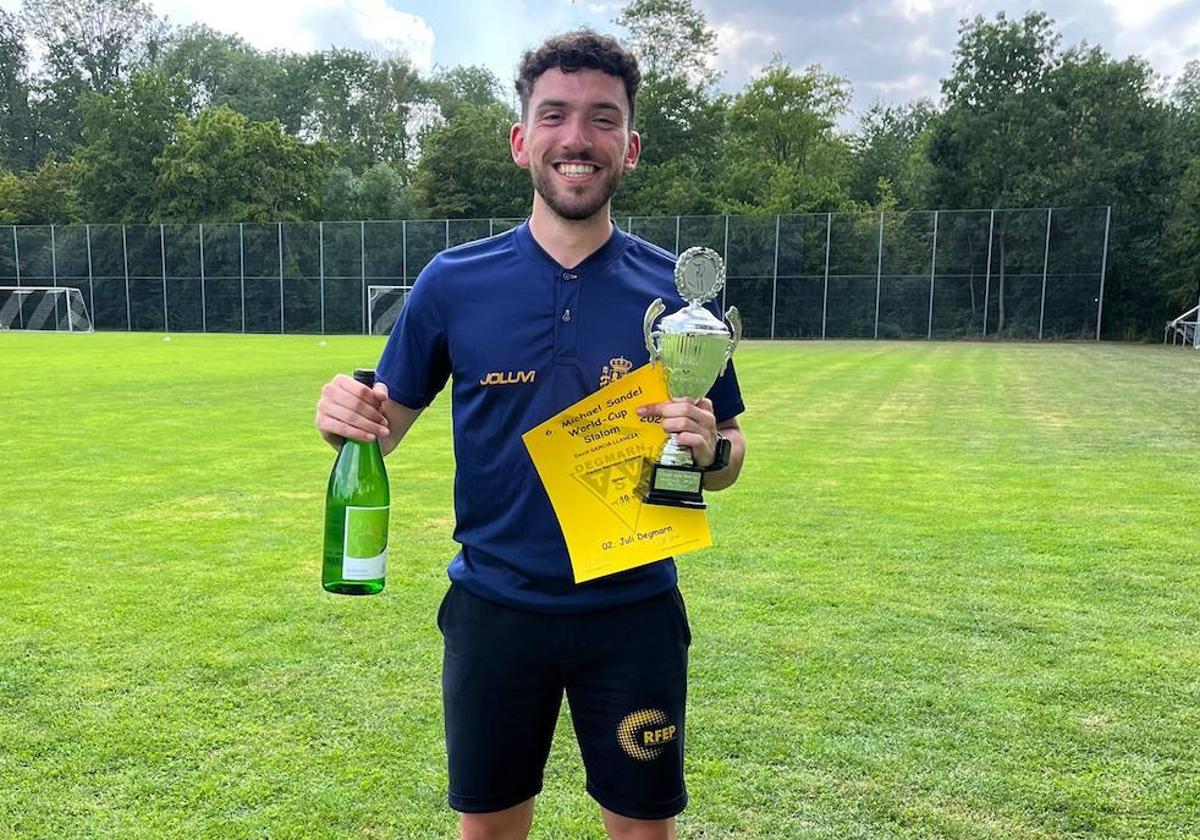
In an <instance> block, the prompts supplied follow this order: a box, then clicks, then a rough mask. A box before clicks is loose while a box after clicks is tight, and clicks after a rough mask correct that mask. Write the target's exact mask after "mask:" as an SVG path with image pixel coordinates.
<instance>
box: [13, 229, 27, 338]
mask: <svg viewBox="0 0 1200 840" xmlns="http://www.w3.org/2000/svg"><path fill="white" fill-rule="evenodd" d="M12 232H13V265H14V266H15V267H16V271H17V285H18V286H20V285H21V246H20V245H19V244H17V226H16V225H13V226H12ZM23 298H24V295H17V318H18V323H20V325H21V329H25V307H24V305H23V304H22V300H23Z"/></svg>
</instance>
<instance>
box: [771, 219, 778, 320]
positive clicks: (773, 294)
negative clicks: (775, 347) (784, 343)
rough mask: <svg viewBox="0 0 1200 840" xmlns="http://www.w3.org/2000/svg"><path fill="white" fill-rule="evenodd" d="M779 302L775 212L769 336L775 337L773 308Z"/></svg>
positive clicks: (776, 221)
mask: <svg viewBox="0 0 1200 840" xmlns="http://www.w3.org/2000/svg"><path fill="white" fill-rule="evenodd" d="M778 303H779V214H778V213H776V214H775V267H774V268H773V269H771V338H775V310H776V308H777V306H778Z"/></svg>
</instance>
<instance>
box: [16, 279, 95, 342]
mask: <svg viewBox="0 0 1200 840" xmlns="http://www.w3.org/2000/svg"><path fill="white" fill-rule="evenodd" d="M0 330H42V331H46V332H91V331H92V319H91V318H90V317H89V316H88V310H87V305H86V304H85V303H84V302H83V293H82V292H80V291H79V289H75V288H71V287H69V286H59V287H50V286H0Z"/></svg>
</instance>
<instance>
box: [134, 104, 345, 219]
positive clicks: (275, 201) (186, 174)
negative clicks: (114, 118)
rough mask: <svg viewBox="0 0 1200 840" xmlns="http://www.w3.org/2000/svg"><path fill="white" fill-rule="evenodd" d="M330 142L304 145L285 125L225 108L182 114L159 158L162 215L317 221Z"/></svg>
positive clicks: (158, 198)
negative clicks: (193, 115) (188, 115)
mask: <svg viewBox="0 0 1200 840" xmlns="http://www.w3.org/2000/svg"><path fill="white" fill-rule="evenodd" d="M331 157H332V154H331V152H330V150H329V149H328V148H327V147H326V146H325V145H324V144H322V143H319V142H318V143H313V144H307V143H302V142H301V141H299V140H297V139H296V138H294V137H291V136H290V135H288V134H285V133H284V132H283V130H282V127H281V126H280V124H279V123H278V122H274V121H272V122H268V123H262V122H257V123H256V122H251V121H250V120H248V119H246V118H245V117H244V116H242V115H241V114H238V113H237V112H235V111H232V110H230V109H229V108H227V107H225V106H224V105H222V106H220V107H218V108H214V109H207V110H205V111H202V112H200V114H199V115H197V116H196V118H195V119H192V120H189V119H186V118H184V117H179V118H178V120H177V122H176V125H175V136H174V138H173V139H172V140H171V142H170V143H168V144H167V146H166V147H165V148H164V149H163V152H162V155H161V156H160V157H159V158H157V159H156V161H155V166H156V168H157V170H158V178H157V181H156V185H155V187H156V197H155V209H154V212H155V216H156V218H158V219H159V220H162V221H179V222H214V221H247V222H267V221H294V220H300V219H311V218H313V216H314V215H315V214H316V211H317V209H318V207H319V204H320V185H321V182H322V180H323V174H324V170H325V169H326V167H327V166H328V165H329V163H330V161H331Z"/></svg>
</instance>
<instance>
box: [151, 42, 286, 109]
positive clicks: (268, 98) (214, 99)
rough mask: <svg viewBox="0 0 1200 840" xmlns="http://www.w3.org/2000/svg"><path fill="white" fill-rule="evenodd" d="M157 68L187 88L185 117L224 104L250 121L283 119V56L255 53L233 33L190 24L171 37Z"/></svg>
mask: <svg viewBox="0 0 1200 840" xmlns="http://www.w3.org/2000/svg"><path fill="white" fill-rule="evenodd" d="M157 69H158V70H159V72H161V73H162V74H163V75H164V76H166V77H168V78H171V77H175V76H178V77H180V78H181V79H182V80H183V81H184V83H185V84H186V85H187V87H188V91H189V93H190V98H191V101H190V103H189V107H188V112H189V113H192V114H195V113H198V112H199V111H201V110H203V109H204V108H210V107H211V108H215V107H217V106H218V105H228V106H229V107H230V108H231V109H233V110H234V111H237V112H238V113H240V114H244V115H245V116H246V117H248V118H249V119H251V120H255V121H260V122H265V121H269V120H272V119H278V120H280V121H281V122H284V121H286V119H285V118H286V116H287V111H288V110H289V109H288V108H287V107H285V106H284V103H283V99H284V97H283V95H282V89H283V87H284V86H285V83H284V78H285V76H286V73H287V70H286V69H285V66H284V60H283V58H282V57H281V56H279V55H277V54H268V53H263V52H260V51H259V50H256V49H255V48H254V47H252V46H250V45H249V44H247V43H246V42H245V41H243V40H242V39H241V38H239V37H237V36H236V35H226V34H225V33H223V32H217V31H215V30H213V29H209V28H208V27H207V26H204V25H203V24H193V25H191V26H189V27H187V28H185V29H182V30H180V31H178V32H176V33H174V35H172V37H171V39H170V40H169V42H168V43H167V46H166V48H165V50H164V53H163V56H162V59H161V60H160V61H159V62H158V65H157ZM296 128H298V124H297V126H296Z"/></svg>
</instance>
